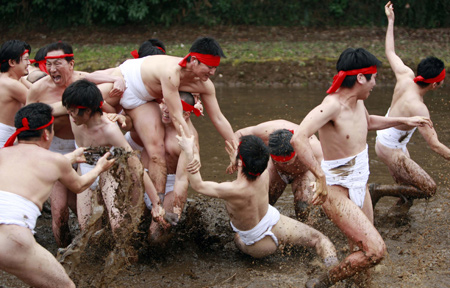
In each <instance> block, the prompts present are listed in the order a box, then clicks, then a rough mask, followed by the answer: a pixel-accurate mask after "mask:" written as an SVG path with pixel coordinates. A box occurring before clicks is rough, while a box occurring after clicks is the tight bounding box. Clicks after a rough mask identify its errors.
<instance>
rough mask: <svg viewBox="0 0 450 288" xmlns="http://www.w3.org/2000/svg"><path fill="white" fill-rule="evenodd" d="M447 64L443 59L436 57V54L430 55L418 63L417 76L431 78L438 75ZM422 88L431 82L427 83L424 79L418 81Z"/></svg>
mask: <svg viewBox="0 0 450 288" xmlns="http://www.w3.org/2000/svg"><path fill="white" fill-rule="evenodd" d="M444 68H445V65H444V62H442V60H440V59H439V58H436V57H434V56H428V57H427V58H425V59H422V61H420V63H419V65H417V76H419V75H420V76H422V77H423V78H425V79H430V78H434V77H437V76H438V75H439V74H440V73H441V72H442V70H444ZM416 83H417V85H419V86H420V87H422V88H425V87H427V86H428V85H430V84H431V83H425V82H423V81H418V82H416Z"/></svg>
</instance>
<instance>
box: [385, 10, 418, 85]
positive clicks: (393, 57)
mask: <svg viewBox="0 0 450 288" xmlns="http://www.w3.org/2000/svg"><path fill="white" fill-rule="evenodd" d="M384 11H385V13H386V17H387V19H388V27H387V30H386V43H385V53H386V57H387V59H388V61H389V64H390V65H391V68H392V71H393V72H394V74H395V76H396V78H397V79H398V76H400V75H402V74H405V73H412V76H414V72H413V71H412V70H411V69H410V68H409V67H408V66H406V65H405V64H404V63H403V61H402V59H401V58H400V57H399V56H398V55H397V54H396V53H395V42H394V20H395V14H394V5H393V4H392V3H391V1H389V2H388V3H387V4H386V5H385V6H384Z"/></svg>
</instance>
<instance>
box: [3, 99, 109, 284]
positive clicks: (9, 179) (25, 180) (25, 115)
mask: <svg viewBox="0 0 450 288" xmlns="http://www.w3.org/2000/svg"><path fill="white" fill-rule="evenodd" d="M51 109H52V108H51V107H50V106H48V105H46V104H43V103H34V104H30V105H27V106H25V107H23V108H21V109H20V110H19V111H18V112H17V114H16V117H15V126H16V127H17V131H16V133H15V134H13V136H12V138H11V141H10V144H11V145H12V143H13V142H14V138H15V137H16V134H18V144H17V145H14V146H11V147H8V148H4V149H0V269H2V270H4V271H6V272H8V273H11V274H13V275H15V276H17V277H18V278H20V279H21V280H22V281H24V282H25V283H26V284H27V285H29V286H32V287H45V288H48V287H75V285H74V283H73V282H72V281H71V280H70V278H69V276H68V275H67V274H66V272H65V270H64V268H63V267H62V266H61V264H60V263H59V262H58V261H57V260H56V259H55V257H54V256H53V255H52V254H51V253H50V252H49V251H47V250H46V249H45V248H44V247H42V246H41V245H39V244H38V243H37V242H36V240H35V239H34V236H33V233H34V231H33V229H34V227H35V225H36V219H37V218H38V217H39V216H40V215H41V210H42V206H43V204H44V202H45V201H46V200H47V198H48V197H49V195H50V193H51V190H52V187H53V184H54V183H55V182H56V181H61V182H62V183H63V184H64V185H66V186H67V187H68V188H69V189H70V190H71V191H72V192H75V193H80V192H82V191H83V190H84V189H86V188H87V187H89V185H91V184H92V182H94V180H95V178H96V177H97V176H98V175H99V174H100V173H102V172H103V171H106V170H107V169H109V168H110V167H111V166H112V165H113V164H114V160H107V157H108V156H109V155H110V154H109V153H107V154H106V155H105V156H104V157H102V158H101V159H100V160H99V161H98V162H97V165H96V166H95V168H94V169H93V170H92V171H91V172H89V173H87V174H85V175H83V176H79V175H78V174H77V173H76V172H75V170H73V169H72V165H71V164H73V163H75V162H77V161H82V160H83V159H84V156H83V151H84V149H83V148H80V149H77V150H75V151H74V152H73V153H70V154H69V155H66V157H64V156H63V155H60V154H58V153H53V152H50V151H48V148H49V147H50V143H51V142H52V138H53V135H54V132H53V125H52V123H53V117H52V110H51ZM24 124H25V126H24ZM24 155H26V156H25V157H24ZM84 160H85V159H84ZM36 163H39V165H38V164H36ZM43 167H45V169H42V168H43Z"/></svg>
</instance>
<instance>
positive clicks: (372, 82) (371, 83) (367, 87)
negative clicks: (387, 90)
mask: <svg viewBox="0 0 450 288" xmlns="http://www.w3.org/2000/svg"><path fill="white" fill-rule="evenodd" d="M361 75H362V74H361ZM377 75H378V73H375V74H372V77H370V80H369V81H367V79H366V77H365V76H364V75H362V77H363V78H364V80H365V83H364V91H365V93H364V97H363V100H365V99H367V98H369V95H370V93H371V92H372V89H373V87H375V85H376V84H377V82H376V78H377ZM358 77H359V75H358Z"/></svg>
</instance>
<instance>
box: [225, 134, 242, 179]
mask: <svg viewBox="0 0 450 288" xmlns="http://www.w3.org/2000/svg"><path fill="white" fill-rule="evenodd" d="M225 145H226V146H225V150H226V151H227V153H228V157H230V165H228V167H227V170H226V172H227V173H228V174H233V173H234V172H236V170H237V167H236V156H237V150H238V147H239V145H238V143H237V141H236V140H233V142H232V143H230V142H229V141H228V140H225Z"/></svg>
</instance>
